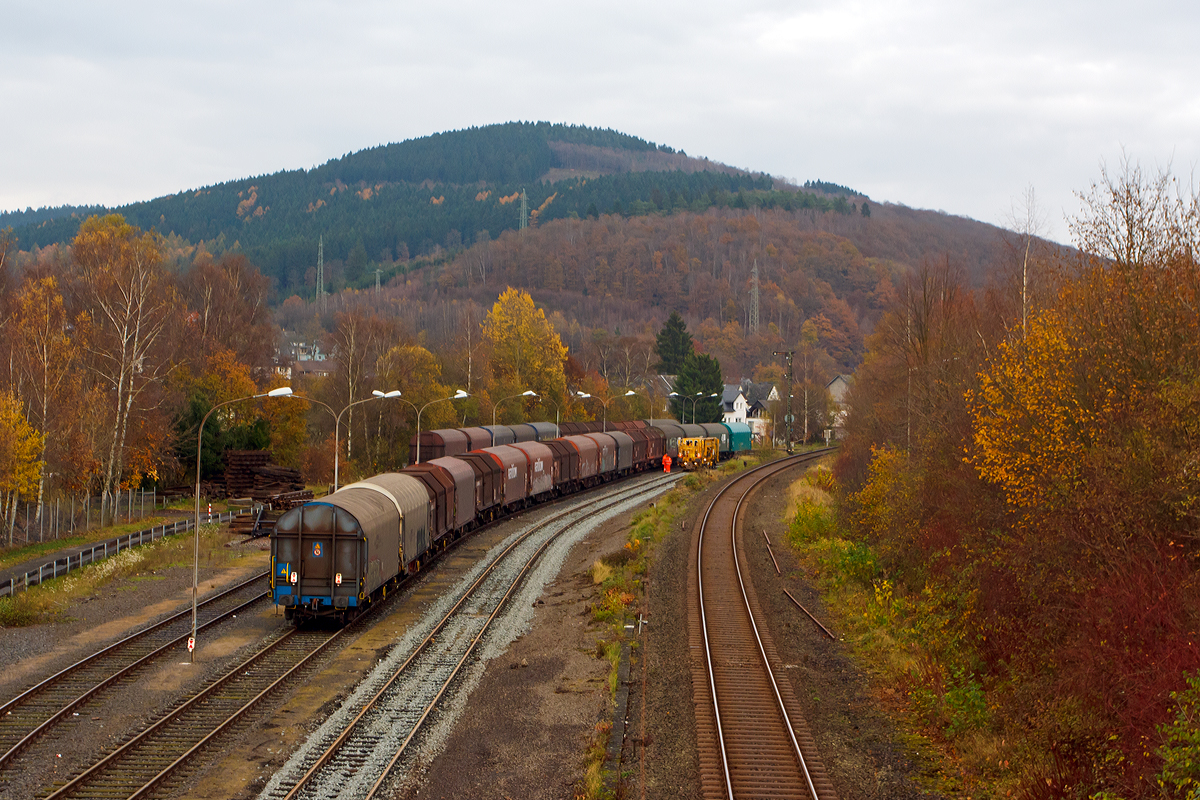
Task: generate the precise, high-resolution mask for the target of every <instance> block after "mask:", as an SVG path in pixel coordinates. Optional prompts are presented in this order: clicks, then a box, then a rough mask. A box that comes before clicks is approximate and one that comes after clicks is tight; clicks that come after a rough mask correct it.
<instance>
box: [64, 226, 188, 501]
mask: <svg viewBox="0 0 1200 800" xmlns="http://www.w3.org/2000/svg"><path fill="white" fill-rule="evenodd" d="M73 250H74V254H75V258H76V260H77V262H78V264H79V267H80V271H81V274H82V279H83V284H84V292H85V296H84V303H85V306H86V308H87V310H88V316H89V317H90V318H91V320H92V335H91V336H90V337H89V339H88V347H87V351H88V356H89V359H88V361H89V368H90V369H91V370H92V371H93V372H94V373H95V375H96V377H97V378H98V380H99V381H100V382H101V383H102V384H103V385H104V387H105V388H106V389H107V390H108V391H107V393H106V395H105V399H106V405H107V408H106V409H105V413H106V417H107V419H108V426H109V430H108V434H107V436H106V437H105V438H106V439H107V442H105V444H104V446H103V451H102V453H101V456H100V457H101V461H102V470H101V481H102V485H101V497H102V500H101V518H102V520H104V521H105V522H108V521H111V519H112V516H111V514H112V506H113V503H114V501H115V500H116V494H117V491H118V489H119V488H120V486H121V483H122V480H123V478H124V477H125V474H124V473H125V467H126V459H127V456H128V455H129V452H130V449H129V448H130V444H131V440H132V438H133V434H134V432H135V430H136V429H137V428H138V427H139V426H140V424H141V421H142V420H143V417H144V415H145V414H147V413H148V412H150V411H151V410H155V409H157V408H158V407H159V406H160V404H161V403H162V401H163V398H162V394H161V391H160V387H161V386H162V383H163V380H164V379H165V378H166V377H167V375H168V374H169V373H170V372H171V370H172V369H173V365H174V363H175V362H174V346H175V341H174V329H173V324H174V323H175V322H176V315H175V311H176V309H177V308H178V299H177V294H176V292H175V289H174V287H173V286H172V285H171V283H170V281H169V280H168V279H167V276H166V275H165V274H164V273H163V269H162V257H161V254H160V251H159V243H158V238H157V237H156V236H155V235H154V234H152V233H143V232H142V231H140V230H139V229H137V228H135V227H134V226H132V225H130V224H128V223H127V222H125V219H124V218H123V217H121V216H120V215H118V214H111V215H109V216H106V217H89V218H88V219H86V220H84V222H83V224H82V225H81V226H80V228H79V233H78V235H77V236H76V237H75V240H74V245H73ZM161 444H162V446H164V447H165V446H167V445H168V444H169V443H168V442H166V441H165V440H164V441H162V442H161Z"/></svg>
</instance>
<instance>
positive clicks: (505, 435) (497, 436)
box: [483, 425, 517, 447]
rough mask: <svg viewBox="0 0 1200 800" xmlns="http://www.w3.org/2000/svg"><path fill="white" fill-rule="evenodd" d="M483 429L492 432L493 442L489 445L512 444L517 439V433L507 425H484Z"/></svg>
mask: <svg viewBox="0 0 1200 800" xmlns="http://www.w3.org/2000/svg"><path fill="white" fill-rule="evenodd" d="M483 429H484V430H485V431H487V432H489V433H490V434H492V443H491V444H490V445H488V446H489V447H499V446H500V445H502V444H512V443H513V442H515V441H516V440H517V436H516V434H514V433H513V431H512V428H510V427H508V426H507V425H484V426H483Z"/></svg>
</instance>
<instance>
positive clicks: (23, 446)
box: [0, 391, 42, 544]
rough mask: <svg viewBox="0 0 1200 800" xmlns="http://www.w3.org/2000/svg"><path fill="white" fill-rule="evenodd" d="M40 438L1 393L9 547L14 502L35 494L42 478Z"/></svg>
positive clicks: (1, 485) (0, 462) (0, 464)
mask: <svg viewBox="0 0 1200 800" xmlns="http://www.w3.org/2000/svg"><path fill="white" fill-rule="evenodd" d="M41 452H42V435H41V434H39V433H38V432H37V431H36V430H34V428H33V426H32V425H30V424H29V421H28V420H27V419H25V415H24V414H23V413H21V404H20V402H19V401H18V400H17V398H15V397H14V396H13V395H12V393H10V392H7V391H5V392H0V512H2V513H3V515H4V522H5V527H7V528H8V543H9V544H12V532H13V526H14V525H15V524H16V519H17V518H16V513H17V502H18V500H19V498H20V497H29V496H30V495H33V494H34V493H36V492H37V489H38V481H39V478H40V477H41V474H42V460H41V458H40V455H41Z"/></svg>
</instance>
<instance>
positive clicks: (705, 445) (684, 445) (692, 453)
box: [679, 436, 721, 469]
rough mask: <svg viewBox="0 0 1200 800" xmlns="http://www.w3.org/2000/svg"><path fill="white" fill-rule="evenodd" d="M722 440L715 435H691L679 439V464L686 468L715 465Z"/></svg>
mask: <svg viewBox="0 0 1200 800" xmlns="http://www.w3.org/2000/svg"><path fill="white" fill-rule="evenodd" d="M720 454H721V441H720V440H719V439H717V438H716V437H715V436H703V437H702V436H691V437H685V438H682V439H680V440H679V466H681V467H683V468H684V469H700V468H701V467H715V466H716V465H717V458H718V457H719V456H720Z"/></svg>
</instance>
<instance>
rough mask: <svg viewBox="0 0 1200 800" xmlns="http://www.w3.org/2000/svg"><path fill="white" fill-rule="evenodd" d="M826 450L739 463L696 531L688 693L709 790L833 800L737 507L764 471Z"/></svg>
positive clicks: (704, 787)
mask: <svg viewBox="0 0 1200 800" xmlns="http://www.w3.org/2000/svg"><path fill="white" fill-rule="evenodd" d="M820 455H823V453H816V454H811V453H809V454H803V455H799V456H793V457H791V458H788V459H785V460H783V461H777V462H773V463H770V464H766V465H763V466H761V467H758V468H756V469H753V470H750V471H748V472H746V473H743V474H742V475H741V476H740V477H738V478H737V479H735V480H734V481H732V482H731V483H729V485H727V486H726V487H725V488H724V489H722V490H721V491H720V492H719V493H718V494H717V496H716V497H715V498H713V500H712V502H711V503H710V504H709V506H708V509H707V511H706V512H705V514H704V516H703V518H702V520H701V522H700V524H699V526H698V528H697V533H696V543H695V546H694V547H693V550H692V557H691V562H692V563H691V574H690V577H689V586H688V592H689V597H690V602H689V605H690V606H691V610H690V612H689V614H690V620H689V629H690V630H689V635H690V638H691V641H692V648H691V652H692V693H693V697H694V698H695V701H696V729H697V730H696V732H697V743H698V747H699V755H700V779H701V791H702V793H703V795H704V797H706V798H728V800H732V799H733V798H751V797H756V798H757V797H771V798H814V799H815V800H836V794H835V792H834V789H833V785H832V783H831V782H830V780H829V777H828V775H827V774H826V772H825V768H824V766H823V765H822V764H821V761H820V758H819V757H818V755H817V753H816V745H815V741H814V739H813V736H812V734H811V733H810V732H809V730H808V726H807V724H806V723H805V722H804V719H803V716H802V715H801V712H800V707H799V704H798V703H797V701H796V698H795V696H794V694H793V692H792V689H791V685H790V684H789V683H788V681H787V680H786V679H783V680H781V679H778V678H777V677H776V675H777V674H778V671H779V670H780V667H781V661H780V659H779V657H778V654H777V653H776V651H775V646H774V644H773V643H772V641H771V637H770V634H769V633H768V632H767V631H766V630H765V628H764V627H763V625H762V623H761V621H760V620H761V610H760V608H759V606H758V602H757V599H756V595H755V593H754V588H753V586H752V585H751V584H750V582H749V581H748V579H747V576H746V575H745V574H744V564H745V554H744V551H743V550H742V545H741V537H740V536H739V535H738V532H739V524H738V521H739V515H740V512H741V511H742V508H743V506H744V503H745V501H746V498H747V497H748V496H749V495H750V494H751V492H753V491H754V489H755V488H756V487H757V486H759V485H761V484H762V483H763V481H765V480H767V479H768V478H771V477H773V476H775V475H777V474H778V473H780V472H782V471H784V470H787V469H790V468H793V467H795V466H798V465H800V464H803V463H804V462H805V461H809V460H812V459H814V458H816V457H819V456H820Z"/></svg>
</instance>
